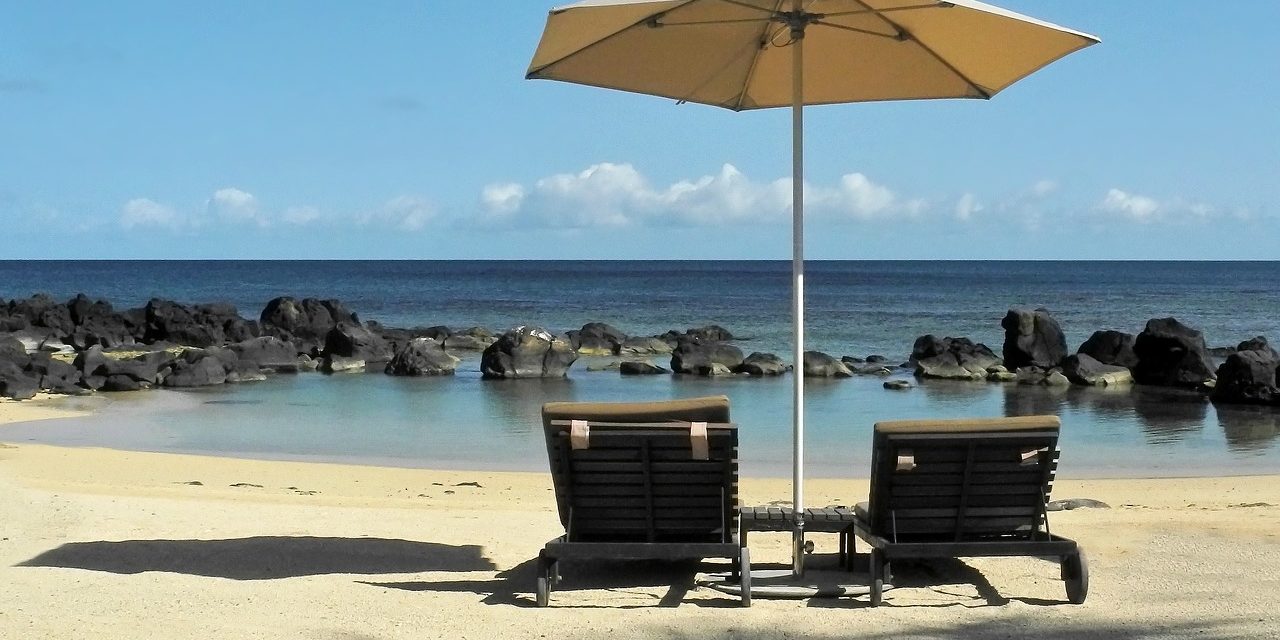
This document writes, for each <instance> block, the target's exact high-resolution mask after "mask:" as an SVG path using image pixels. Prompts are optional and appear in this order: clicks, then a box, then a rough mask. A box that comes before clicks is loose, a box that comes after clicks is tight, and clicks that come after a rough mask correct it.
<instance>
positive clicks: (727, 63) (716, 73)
mask: <svg viewBox="0 0 1280 640" xmlns="http://www.w3.org/2000/svg"><path fill="white" fill-rule="evenodd" d="M747 46H749V47H752V48H755V49H756V50H757V51H759V46H758V45H757V44H756V43H754V42H752V43H749V44H748V45H747ZM744 53H745V52H744ZM741 57H742V53H738V54H736V55H733V56H731V57H730V58H729V59H728V60H726V61H725V63H724V64H723V65H721V66H720V68H718V69H716V70H715V71H713V72H712V73H711V74H709V75H708V76H707V79H706V80H703V81H702V83H700V84H698V85H697V86H695V87H694V88H692V89H690V90H689V92H688V93H686V94H685V97H683V98H679V101H680V102H688V101H689V97H690V96H692V95H694V94H696V93H698V92H699V91H701V90H702V88H703V87H705V86H707V85H708V84H711V83H712V82H714V81H715V79H716V77H717V76H719V75H720V73H721V72H723V71H724V70H725V69H728V68H729V66H730V65H732V64H733V63H734V62H737V61H738V59H739V58H741ZM751 64H752V66H754V65H755V60H754V59H753V60H752V61H751ZM739 96H741V94H739Z"/></svg>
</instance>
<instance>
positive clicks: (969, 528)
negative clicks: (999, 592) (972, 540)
mask: <svg viewBox="0 0 1280 640" xmlns="http://www.w3.org/2000/svg"><path fill="white" fill-rule="evenodd" d="M1028 525H1029V523H1028V522H1027V519H1026V518H978V519H974V520H970V519H968V518H966V519H965V521H964V527H963V531H965V532H982V533H992V532H1002V531H1009V532H1012V531H1014V530H1016V529H1017V528H1018V527H1027V531H1030V530H1031V529H1032V527H1031V526H1028ZM955 528H956V519H955V518H901V517H900V518H897V519H896V520H894V521H892V523H891V524H890V525H889V531H897V533H898V535H899V536H901V535H902V534H909V533H929V532H935V533H936V532H938V531H954V530H955Z"/></svg>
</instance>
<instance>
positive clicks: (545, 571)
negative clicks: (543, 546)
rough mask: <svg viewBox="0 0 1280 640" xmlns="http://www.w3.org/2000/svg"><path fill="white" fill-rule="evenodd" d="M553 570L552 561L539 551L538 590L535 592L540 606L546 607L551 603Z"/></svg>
mask: <svg viewBox="0 0 1280 640" xmlns="http://www.w3.org/2000/svg"><path fill="white" fill-rule="evenodd" d="M552 572H553V569H552V561H551V560H550V559H549V558H547V557H546V556H545V555H543V554H541V553H539V554H538V563H537V576H538V577H537V585H536V587H537V591H536V592H535V594H534V597H535V600H536V602H537V604H538V606H539V607H545V606H548V605H550V604H551V587H552V583H553V582H554V580H553V575H554V574H553V573H552Z"/></svg>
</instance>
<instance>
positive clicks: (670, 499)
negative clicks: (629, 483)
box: [573, 495, 724, 512]
mask: <svg viewBox="0 0 1280 640" xmlns="http://www.w3.org/2000/svg"><path fill="white" fill-rule="evenodd" d="M650 499H652V504H653V506H654V508H655V509H662V510H664V511H665V510H666V509H667V508H668V507H697V508H700V509H703V510H706V509H710V508H713V507H716V508H718V507H720V506H722V505H723V504H724V500H723V499H722V498H721V497H720V496H718V495H716V496H680V495H676V496H671V495H667V496H646V495H634V496H603V497H589V496H582V495H574V496H573V507H574V509H579V508H597V507H617V508H634V509H637V510H639V511H640V512H644V511H645V508H646V505H648V504H650Z"/></svg>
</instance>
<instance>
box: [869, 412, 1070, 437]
mask: <svg viewBox="0 0 1280 640" xmlns="http://www.w3.org/2000/svg"><path fill="white" fill-rule="evenodd" d="M1061 426H1062V421H1061V420H1059V419H1058V416H1018V417H1015V418H965V419H961V420H892V421H889V422H877V423H876V427H875V429H876V433H893V434H903V433H978V432H983V431H1057V430H1058V429H1059V428H1060V427H1061Z"/></svg>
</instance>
